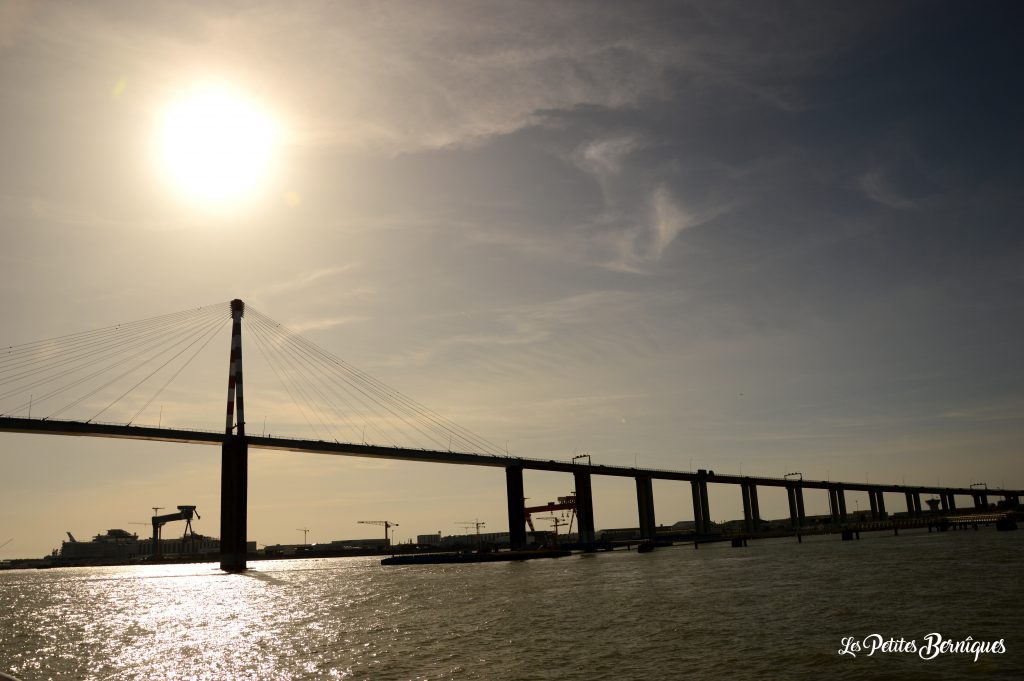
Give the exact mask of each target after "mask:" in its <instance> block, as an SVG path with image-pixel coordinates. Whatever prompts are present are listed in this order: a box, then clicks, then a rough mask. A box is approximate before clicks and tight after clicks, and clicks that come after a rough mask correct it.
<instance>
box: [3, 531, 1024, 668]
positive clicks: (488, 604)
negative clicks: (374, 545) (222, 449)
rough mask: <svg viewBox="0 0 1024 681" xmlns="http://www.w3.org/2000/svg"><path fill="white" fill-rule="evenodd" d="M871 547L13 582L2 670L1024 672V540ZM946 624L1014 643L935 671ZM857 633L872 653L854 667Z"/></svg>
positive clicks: (148, 569) (24, 575) (955, 659)
mask: <svg viewBox="0 0 1024 681" xmlns="http://www.w3.org/2000/svg"><path fill="white" fill-rule="evenodd" d="M863 537H864V538H863V539H862V540H860V541H851V542H842V541H840V540H839V537H838V536H836V535H832V536H825V537H809V538H805V539H804V542H803V543H802V544H797V542H796V540H795V539H780V540H763V541H756V542H751V544H750V546H748V547H746V548H732V547H730V546H728V545H727V544H719V545H705V546H702V547H701V548H700V549H699V550H695V549H694V548H693V547H692V546H689V545H687V546H677V547H671V548H664V549H658V550H657V551H655V552H653V553H649V554H637V553H636V552H633V551H629V552H627V551H616V552H613V553H598V554H590V555H575V556H572V557H568V558H559V559H545V560H536V561H531V562H526V563H492V564H473V565H426V566H402V567H382V566H381V565H380V564H379V560H377V559H371V558H336V559H323V560H304V561H273V562H255V563H252V564H251V565H252V568H253V569H252V570H250V571H248V572H247V573H245V574H222V573H220V572H219V571H218V570H217V569H216V566H215V565H212V564H203V565H186V566H180V565H176V566H145V567H105V568H65V569H52V570H18V571H9V572H0V671H5V672H7V673H10V674H13V675H15V676H17V677H19V678H21V679H23V681H36V680H39V679H196V680H198V679H203V680H205V679H320V678H325V679H395V680H398V679H510V680H522V681H527V680H537V681H546V680H552V681H554V680H556V679H558V680H565V679H588V680H589V679H690V678H692V679H729V680H730V681H739V680H741V679H757V680H759V681H760V680H762V679H823V678H830V679H916V678H927V679H929V680H930V681H932V680H936V679H968V678H978V677H981V676H985V677H986V678H994V679H1022V678H1024V637H1022V636H1021V625H1022V622H1024V619H1022V616H1021V613H1022V606H1024V597H1022V593H1024V592H1022V586H1021V579H1020V574H1021V556H1022V552H1021V549H1022V547H1024V532H996V531H995V530H993V529H991V528H983V529H981V530H980V531H977V532H975V531H958V532H949V533H941V534H940V533H937V532H936V533H930V534H929V533H927V532H924V531H921V532H913V533H911V532H904V533H903V534H901V535H900V536H898V537H893V536H889V535H887V534H874V535H867V534H865V535H863ZM931 633H938V634H940V635H941V636H942V637H944V638H945V639H954V640H957V641H961V640H965V639H966V638H967V637H968V636H970V637H972V640H973V641H981V642H986V643H994V642H996V641H1000V640H1001V641H1002V642H1003V646H1005V652H1004V653H1001V654H995V653H990V654H982V655H980V657H979V659H978V660H977V661H975V656H974V655H973V654H970V653H959V654H956V653H940V654H938V655H936V656H934V657H932V659H924V658H923V656H922V654H921V650H922V649H925V645H926V643H927V640H926V638H925V637H926V636H927V635H929V634H931ZM873 634H878V635H880V637H882V638H884V639H885V640H888V639H889V638H894V639H896V642H897V644H894V646H897V645H898V641H899V639H901V638H902V639H903V640H904V642H905V643H904V645H903V649H904V650H903V652H882V651H881V650H878V651H875V652H874V654H872V655H868V652H870V643H871V641H872V635H873ZM847 637H853V639H854V640H855V641H856V642H858V643H861V644H864V643H866V644H867V645H866V646H864V647H863V648H862V650H861V651H859V652H856V651H855V650H854V648H855V647H854V646H849V647H850V649H851V651H853V652H856V656H855V657H854V656H853V655H840V654H839V652H838V651H839V650H840V649H843V648H845V647H847V646H845V645H844V643H843V640H844V639H846V638H847ZM875 640H877V639H875ZM911 640H913V641H914V643H915V646H916V648H917V651H918V652H916V653H914V652H908V650H907V649H908V647H909V643H908V642H909V641H911Z"/></svg>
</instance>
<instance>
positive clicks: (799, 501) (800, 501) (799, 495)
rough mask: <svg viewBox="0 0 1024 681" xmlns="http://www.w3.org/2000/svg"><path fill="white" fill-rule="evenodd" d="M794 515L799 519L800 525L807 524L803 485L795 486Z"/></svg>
mask: <svg viewBox="0 0 1024 681" xmlns="http://www.w3.org/2000/svg"><path fill="white" fill-rule="evenodd" d="M796 517H797V518H798V519H799V520H800V527H803V526H804V525H806V524H807V514H805V513H804V486H803V485H797V486H796Z"/></svg>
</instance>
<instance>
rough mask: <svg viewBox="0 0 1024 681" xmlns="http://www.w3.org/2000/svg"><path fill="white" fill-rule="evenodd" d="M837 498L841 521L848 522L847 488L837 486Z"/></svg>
mask: <svg viewBox="0 0 1024 681" xmlns="http://www.w3.org/2000/svg"><path fill="white" fill-rule="evenodd" d="M836 500H837V501H838V502H839V522H841V523H845V522H846V490H844V489H843V488H842V487H836Z"/></svg>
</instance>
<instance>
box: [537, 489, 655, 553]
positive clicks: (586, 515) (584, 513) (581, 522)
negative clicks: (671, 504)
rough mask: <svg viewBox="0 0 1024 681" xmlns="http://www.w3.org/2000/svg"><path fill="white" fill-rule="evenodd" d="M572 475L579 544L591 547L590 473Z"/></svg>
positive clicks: (591, 496)
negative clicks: (574, 485) (574, 482)
mask: <svg viewBox="0 0 1024 681" xmlns="http://www.w3.org/2000/svg"><path fill="white" fill-rule="evenodd" d="M572 475H573V478H574V479H575V480H576V521H577V523H578V527H579V530H578V531H579V535H580V543H581V544H583V545H584V546H593V544H594V493H593V492H592V491H591V489H590V473H588V472H585V471H583V472H581V471H576V472H575V473H573V474H572ZM652 499H653V497H652ZM652 516H653V513H652ZM520 526H522V523H520Z"/></svg>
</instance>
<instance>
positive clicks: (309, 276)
mask: <svg viewBox="0 0 1024 681" xmlns="http://www.w3.org/2000/svg"><path fill="white" fill-rule="evenodd" d="M357 267H359V263H347V264H344V265H338V266H336V267H323V268H319V269H314V270H307V271H304V272H299V273H297V274H295V275H294V276H292V277H291V278H290V279H286V280H283V281H278V282H275V283H272V284H268V285H267V286H266V287H265V288H264V289H262V290H261V291H260V294H261V295H280V294H283V293H293V292H295V291H299V290H302V289H305V288H308V287H309V286H311V285H313V284H315V283H317V282H319V281H321V280H324V279H329V278H330V277H333V276H335V275H338V274H341V273H342V272H348V271H351V270H353V269H355V268H357Z"/></svg>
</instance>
